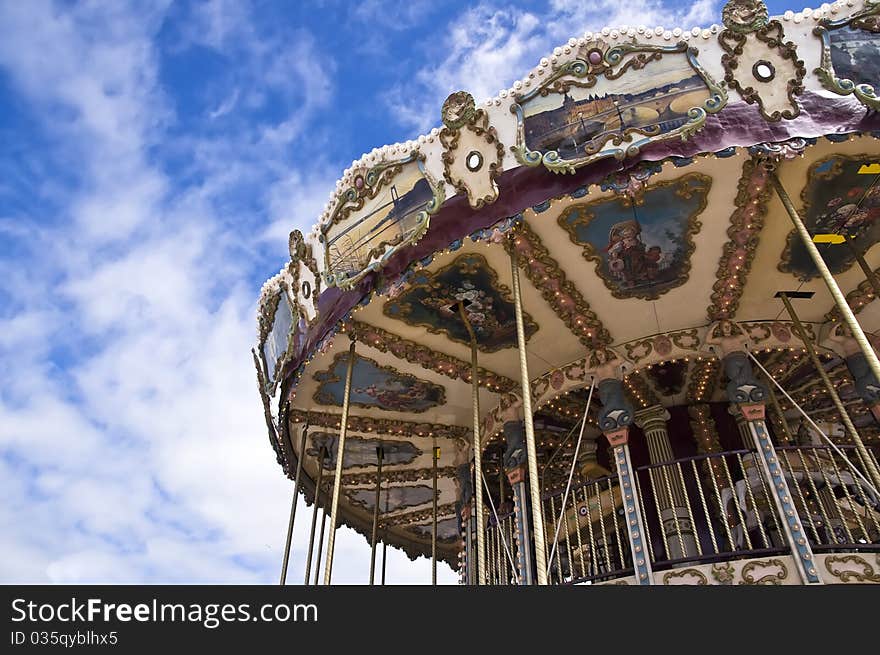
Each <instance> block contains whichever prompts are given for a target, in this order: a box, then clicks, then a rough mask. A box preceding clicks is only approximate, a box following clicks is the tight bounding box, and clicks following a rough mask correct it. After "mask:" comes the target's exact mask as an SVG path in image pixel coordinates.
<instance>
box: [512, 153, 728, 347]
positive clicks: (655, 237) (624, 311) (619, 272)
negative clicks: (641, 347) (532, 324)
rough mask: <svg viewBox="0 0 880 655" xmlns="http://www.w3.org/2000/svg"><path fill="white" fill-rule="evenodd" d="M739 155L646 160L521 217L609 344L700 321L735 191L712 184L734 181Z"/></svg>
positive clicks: (713, 277)
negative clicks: (680, 163) (692, 161)
mask: <svg viewBox="0 0 880 655" xmlns="http://www.w3.org/2000/svg"><path fill="white" fill-rule="evenodd" d="M743 161H744V155H743V154H742V153H739V154H736V155H734V156H730V157H726V158H721V157H712V158H702V159H700V167H699V172H698V171H697V168H696V166H693V167H684V168H678V167H676V166H675V165H673V164H672V163H667V164H665V165H664V166H661V165H660V164H652V165H651V166H650V167H641V168H640V169H639V170H638V171H636V172H634V173H633V174H632V175H629V176H627V175H626V174H624V175H622V176H617V177H613V178H609V180H608V181H607V182H606V183H604V184H603V185H601V188H600V187H591V188H590V189H589V193H588V194H587V195H586V196H585V197H578V198H571V197H568V198H564V199H560V200H558V201H554V202H553V203H552V206H551V208H550V210H548V211H545V212H542V213H536V212H534V210H532V211H530V212H526V217H527V219H528V221H529V225H530V227H531V228H532V229H533V230H534V231H535V232H536V233H537V234H538V235H539V237H540V238H541V240H542V241H543V243H544V244H545V246H546V247H548V248H549V249H550V250H551V251H552V252H553V253H554V256H555V257H556V258H557V259H558V261H559V262H560V267H561V268H562V269H563V270H564V271H565V274H566V276H567V277H568V278H570V279H572V280H574V283H575V284H576V286H577V288H578V289H579V290H580V291H581V293H582V294H583V296H584V298H585V299H586V300H587V301H588V302H589V305H590V307H591V309H592V310H593V311H594V312H595V314H596V315H597V316H598V318H599V319H600V320H601V322H602V324H604V326H605V328H607V330H608V332H609V333H610V338H611V341H612V342H613V343H622V342H627V341H631V340H633V339H637V338H640V337H644V336H647V335H651V334H655V333H658V332H665V331H670V330H676V329H682V328H689V327H693V326H697V325H703V324H705V322H706V310H705V308H706V306H707V305H708V304H709V303H710V296H711V293H712V286H713V284H714V281H715V274H716V270H717V266H718V264H717V262H718V258H719V256H720V255H721V254H722V249H723V245H724V243H725V242H726V240H727V235H726V230H727V226H728V224H729V220H730V213H731V211H732V208H733V201H734V197H735V195H736V186H735V185H731V184H716V183H714V181H715V180H731V179H738V178H739V176H740V174H741V170H742V162H743ZM637 176H638V177H637ZM624 177H625V178H627V179H625V180H624V179H622V178H624ZM646 300H648V301H652V302H651V304H648V303H647V302H645V301H646Z"/></svg>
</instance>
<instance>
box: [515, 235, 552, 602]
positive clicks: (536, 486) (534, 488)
mask: <svg viewBox="0 0 880 655" xmlns="http://www.w3.org/2000/svg"><path fill="white" fill-rule="evenodd" d="M510 269H511V277H512V279H513V304H514V314H515V315H516V341H517V345H518V346H519V371H520V382H521V383H522V410H523V422H524V424H525V433H526V455H527V457H526V459H527V462H528V471H529V491H530V496H531V501H532V525H533V526H534V529H533V530H532V532H534V542H535V567H536V569H537V571H536V572H537V583H538V584H539V585H546V584H547V550H546V544H545V543H544V515H543V514H544V513H543V508H542V507H541V486H540V485H541V481H540V479H539V478H538V451H537V448H536V445H535V425H534V423H533V420H532V419H533V417H532V385H531V380H530V378H529V365H528V360H527V357H526V330H525V323H524V321H523V311H522V291H521V289H520V285H519V263H518V262H517V254H516V241H515V240H514V243H512V244H511V247H510Z"/></svg>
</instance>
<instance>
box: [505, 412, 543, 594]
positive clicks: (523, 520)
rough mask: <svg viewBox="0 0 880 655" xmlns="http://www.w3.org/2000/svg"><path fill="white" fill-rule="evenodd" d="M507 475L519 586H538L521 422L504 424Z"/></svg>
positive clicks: (523, 434) (523, 431) (523, 432)
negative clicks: (511, 493)
mask: <svg viewBox="0 0 880 655" xmlns="http://www.w3.org/2000/svg"><path fill="white" fill-rule="evenodd" d="M504 438H505V441H506V442H507V448H506V449H505V450H504V455H503V458H502V459H503V464H504V473H505V474H506V475H507V481H508V482H509V483H510V488H511V490H512V491H513V519H514V527H515V529H516V535H515V536H516V544H517V561H516V568H517V571H518V574H519V580H520V584H524V585H533V584H535V559H534V555H533V550H532V524H531V512H530V507H529V505H530V499H529V489H528V486H527V484H526V482H527V480H528V466H527V463H526V445H525V429H524V426H523V423H522V421H507V422H506V423H505V424H504Z"/></svg>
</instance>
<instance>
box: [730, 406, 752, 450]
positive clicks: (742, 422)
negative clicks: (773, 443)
mask: <svg viewBox="0 0 880 655" xmlns="http://www.w3.org/2000/svg"><path fill="white" fill-rule="evenodd" d="M727 413H728V414H730V415H731V416H732V417H733V420H734V421H735V422H736V431H737V432H739V438H740V440H741V441H742V445H743V448H745V449H746V450H751V449H752V448H754V447H755V441H754V439H752V433H751V431H750V430H749V423H748V421H746V419H745V417H744V416H743V415H742V412H741V411H740V409H739V406H738V405H736V404H734V403H731V404H730V405H729V406H728V407H727Z"/></svg>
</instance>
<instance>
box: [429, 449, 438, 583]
mask: <svg viewBox="0 0 880 655" xmlns="http://www.w3.org/2000/svg"><path fill="white" fill-rule="evenodd" d="M437 451H438V449H437V439H436V438H434V443H433V445H432V447H431V453H432V455H431V460H432V462H431V478H432V480H433V488H434V495H433V499H434V500H433V517H434V519H433V523H432V525H431V584H433V585H436V584H437V459H438V458H439V456H440V454H439V453H438V452H437Z"/></svg>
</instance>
